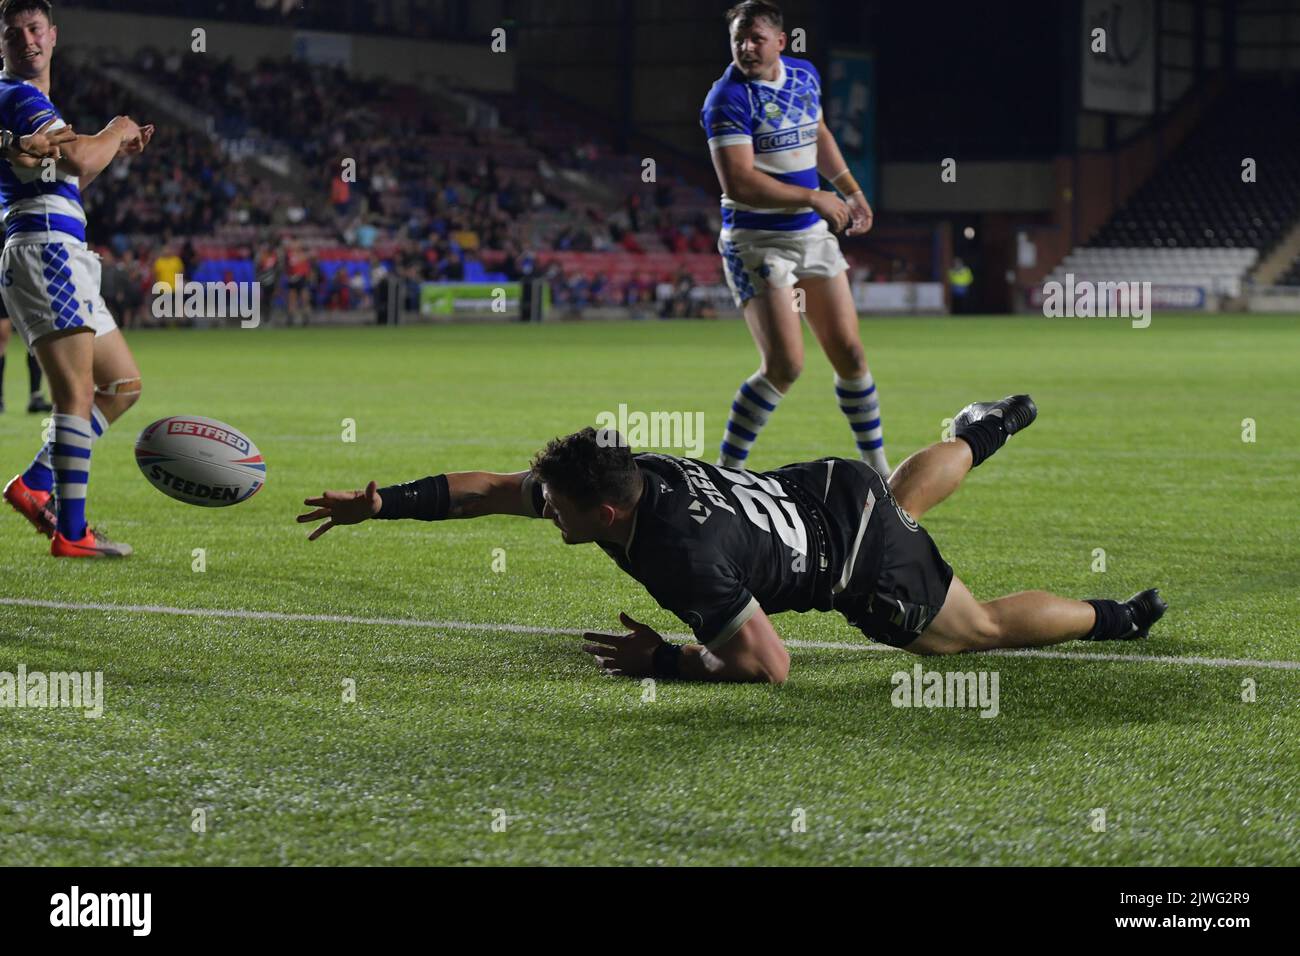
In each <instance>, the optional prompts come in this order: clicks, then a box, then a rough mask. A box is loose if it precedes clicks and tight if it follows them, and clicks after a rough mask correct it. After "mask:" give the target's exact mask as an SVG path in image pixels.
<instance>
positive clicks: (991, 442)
mask: <svg viewBox="0 0 1300 956" xmlns="http://www.w3.org/2000/svg"><path fill="white" fill-rule="evenodd" d="M957 437H958V438H960V439H961V440H962V441H964V442H965V443H966V444H968V445H970V453H971V459H972V460H971V465H970V466H971V467H972V468H974V467H975V466H977V465H979V464H980V463H981V462H982V461H984V459H986V458H988V457H989V456H990V455H992V454H993V453H994V452H995V451H997V450H998V449H999V448H1001V447H1002V446H1003V445H1005V444H1006V443H1007V426H1006V425H1004V424H1003V422H1002V416H1001V415H986V416H984V417H983V418H981V419H980V420H979V421H977V422H975V423H974V424H971V425H965V426H962V427H961V428H959V429H958V431H957Z"/></svg>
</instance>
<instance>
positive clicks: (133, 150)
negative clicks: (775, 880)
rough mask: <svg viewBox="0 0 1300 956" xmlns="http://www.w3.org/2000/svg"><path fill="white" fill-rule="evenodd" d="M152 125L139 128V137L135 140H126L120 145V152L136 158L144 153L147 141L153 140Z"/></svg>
mask: <svg viewBox="0 0 1300 956" xmlns="http://www.w3.org/2000/svg"><path fill="white" fill-rule="evenodd" d="M153 130H154V127H153V124H152V123H150V124H149V125H148V126H141V127H140V136H139V137H138V138H137V139H132V140H128V141H127V142H125V143H123V144H122V148H121V150H120V152H122V153H125V154H126V155H127V156H138V155H140V154H141V153H143V152H144V148H145V147H146V146H148V145H149V140H151V139H153Z"/></svg>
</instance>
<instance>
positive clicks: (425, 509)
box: [375, 475, 451, 521]
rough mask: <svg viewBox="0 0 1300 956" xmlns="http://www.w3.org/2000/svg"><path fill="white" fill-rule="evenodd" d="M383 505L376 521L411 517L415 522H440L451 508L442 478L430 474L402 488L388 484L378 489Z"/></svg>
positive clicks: (444, 477) (448, 493)
mask: <svg viewBox="0 0 1300 956" xmlns="http://www.w3.org/2000/svg"><path fill="white" fill-rule="evenodd" d="M379 497H380V498H382V499H383V502H384V503H383V505H381V506H380V508H379V513H378V514H377V515H375V517H376V518H381V519H384V520H389V521H391V520H394V519H397V518H414V519H415V520H417V521H442V520H443V519H444V518H446V517H447V510H448V509H449V508H450V507H451V492H450V491H449V490H448V488H447V476H446V475H434V476H432V477H430V478H421V479H420V480H419V481H408V482H407V483H406V484H404V485H389V486H388V487H387V488H380V489H379Z"/></svg>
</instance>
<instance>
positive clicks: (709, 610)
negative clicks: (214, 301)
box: [298, 395, 1167, 683]
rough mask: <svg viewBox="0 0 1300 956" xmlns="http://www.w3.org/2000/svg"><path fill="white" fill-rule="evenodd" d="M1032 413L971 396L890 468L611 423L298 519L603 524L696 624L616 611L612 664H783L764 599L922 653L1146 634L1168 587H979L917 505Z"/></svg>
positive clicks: (609, 644) (617, 668) (573, 532)
mask: <svg viewBox="0 0 1300 956" xmlns="http://www.w3.org/2000/svg"><path fill="white" fill-rule="evenodd" d="M1037 414H1038V410H1037V408H1036V407H1035V406H1034V403H1033V401H1032V400H1030V398H1029V396H1028V395H1013V396H1011V397H1010V398H1005V399H1003V400H1002V401H1000V402H978V403H973V404H971V405H967V406H966V407H965V408H964V409H962V410H961V412H959V413H958V415H957V417H956V418H955V419H954V433H955V438H954V440H953V441H949V442H938V443H937V444H934V445H931V446H930V447H928V448H925V449H922V450H921V451H919V452H917V453H916V454H914V455H912V456H911V457H910V458H908V459H907V460H906V461H904V462H903V464H901V465H900V466H899V467H898V469H897V470H896V471H895V472H894V473H893V476H892V477H891V479H890V481H889V482H888V483H886V482H885V481H884V480H883V479H882V478H881V477H880V475H878V474H877V473H876V472H875V471H873V470H872V469H871V467H870V466H868V465H867V464H865V463H864V462H862V461H858V460H851V459H845V458H823V459H821V460H820V461H815V462H806V463H798V464H792V465H786V466H784V467H782V468H778V469H776V470H775V471H770V472H764V473H751V472H745V471H734V470H731V469H727V468H718V467H716V466H714V465H709V464H706V463H704V462H701V461H696V460H694V459H690V458H676V457H673V456H670V455H660V454H636V455H634V454H632V452H631V451H629V449H628V448H627V447H626V446H624V445H622V444H621V443H620V437H619V436H618V434H617V433H616V432H612V431H597V430H595V429H592V428H585V429H583V430H582V431H580V432H576V433H574V434H572V435H568V436H566V437H564V438H557V439H555V440H553V441H552V442H550V443H549V444H548V445H547V446H546V448H544V449H543V450H542V451H541V452H539V453H538V454H537V456H536V457H535V458H534V459H533V462H532V467H531V468H530V469H529V470H528V471H523V472H518V473H516V474H491V473H488V472H460V473H455V474H448V475H437V476H433V477H429V478H424V479H421V480H420V481H415V482H410V483H408V484H403V485H394V486H392V487H389V488H378V487H377V486H376V483H375V482H373V481H372V482H370V484H369V485H368V486H367V488H366V489H365V490H364V491H347V492H342V491H327V492H325V493H324V494H323V495H321V497H319V498H308V499H307V500H306V501H305V502H304V504H306V505H308V506H311V507H313V508H314V509H315V510H314V511H312V512H310V513H308V514H304V515H299V517H298V521H300V522H310V521H318V520H320V519H326V520H325V523H324V524H322V525H320V526H318V527H317V528H316V529H315V530H313V531H312V533H311V534H310V535H309V540H313V541H314V540H315V539H316V538H318V537H320V536H321V535H322V534H324V533H325V532H326V531H328V530H329V529H330V528H332V527H333V526H334V525H340V524H356V523H358V522H361V521H365V520H367V519H370V518H379V519H386V518H416V519H421V520H426V521H432V520H440V519H444V518H474V517H481V516H483V515H491V514H510V515H522V516H525V517H534V518H538V517H541V518H549V519H551V521H552V522H553V523H554V524H555V525H556V527H558V528H559V529H560V532H561V534H562V536H563V538H564V540H565V542H566V543H568V544H583V543H588V542H595V543H597V544H599V545H600V547H601V548H603V549H604V550H605V552H606V553H607V554H609V556H610V557H611V558H613V559H614V561H615V562H616V563H617V564H618V566H619V567H620V568H622V569H623V570H624V571H626V572H627V573H628V574H630V575H631V576H632V577H634V578H636V579H637V580H638V581H639V582H641V584H643V585H644V586H645V588H646V590H647V591H649V592H650V596H651V597H653V598H654V599H655V600H656V601H657V602H658V603H659V604H660V606H662V607H664V608H666V609H667V610H669V611H672V612H673V613H674V614H676V615H677V616H678V617H679V618H681V620H682V621H683V622H685V623H686V624H687V625H688V626H689V627H690V628H691V631H692V632H693V633H694V635H695V637H696V639H697V640H698V641H699V643H698V644H695V645H686V646H682V645H678V644H673V643H670V642H667V641H665V640H663V638H661V637H660V636H659V634H658V633H656V632H655V631H654V630H653V629H652V628H650V627H648V626H647V625H645V624H642V623H640V622H638V621H634V620H632V618H630V617H629V616H628V615H627V614H621V615H620V620H621V621H622V622H623V624H624V625H625V626H626V627H627V628H628V630H629V633H627V634H624V635H616V634H590V633H589V634H587V635H586V636H587V638H588V639H589V640H591V641H593V643H591V644H588V645H585V646H584V648H583V650H585V651H587V652H588V653H590V654H592V655H593V657H594V658H595V659H596V664H597V666H598V667H600V668H601V669H602V670H604V671H605V672H607V673H613V674H622V675H626V676H630V677H642V676H649V675H654V676H661V677H676V678H681V679H685V680H719V681H771V682H773V683H781V682H783V681H784V680H785V679H786V677H787V675H788V673H789V667H790V657H789V654H788V652H787V651H786V648H785V645H784V644H783V643H782V641H781V638H780V636H779V635H778V634H777V632H776V629H775V628H774V627H773V625H772V622H771V620H770V619H769V617H768V615H769V614H775V613H777V612H780V611H810V610H822V611H829V610H836V611H839V612H840V613H841V614H843V615H844V617H845V618H846V619H847V620H848V621H849V623H851V624H853V625H854V626H855V627H857V628H859V629H860V630H861V631H862V632H863V633H864V634H865V635H866V636H868V637H870V638H871V639H873V640H876V641H880V642H882V643H885V644H889V645H892V646H894V647H900V648H905V649H906V650H909V651H912V652H914V653H917V654H953V653H958V652H961V651H982V650H991V649H994V648H1004V647H1037V646H1042V645H1047V644H1059V643H1061V642H1062V641H1068V640H1094V641H1096V640H1132V639H1137V638H1143V637H1146V635H1147V632H1148V631H1149V630H1150V628H1151V625H1152V624H1154V623H1155V622H1156V621H1157V620H1159V619H1160V617H1161V615H1162V614H1164V612H1165V609H1166V607H1167V605H1166V604H1165V603H1164V601H1163V600H1161V598H1160V596H1159V593H1158V592H1157V591H1156V590H1155V589H1151V590H1147V591H1143V592H1141V593H1140V594H1137V595H1134V596H1133V597H1132V598H1130V599H1129V600H1128V601H1124V602H1119V601H1111V600H1104V599H1098V600H1089V601H1075V600H1070V599H1068V598H1063V597H1057V596H1056V595H1054V594H1049V593H1048V592H1046V591H1022V592H1020V593H1018V594H1011V595H1008V596H1006V597H1001V598H997V599H996V600H993V601H986V602H980V601H977V600H975V598H974V597H973V596H972V595H971V593H970V592H969V591H968V590H967V589H966V586H965V585H964V584H962V582H961V581H960V579H958V578H956V577H955V576H954V575H953V571H952V568H951V567H950V566H949V565H948V563H947V562H946V561H944V560H943V558H942V557H941V556H940V554H939V551H938V548H936V547H935V544H934V542H933V541H932V540H931V538H930V536H929V535H928V534H927V533H926V532H925V530H924V529H923V528H921V527H920V525H918V524H917V523H916V518H918V517H920V516H921V515H923V514H925V512H926V511H928V510H929V509H930V508H932V507H934V506H935V505H936V504H938V503H939V502H941V501H943V500H944V499H945V498H947V497H948V495H950V494H951V493H952V492H953V491H954V490H956V488H957V486H958V485H959V484H960V483H961V481H962V479H963V478H964V477H965V476H966V474H967V473H968V472H969V471H970V469H971V468H973V467H975V466H977V465H979V464H980V463H982V462H983V461H984V460H985V459H986V458H988V457H989V456H990V455H992V454H993V453H994V452H996V451H997V450H998V449H999V448H1001V447H1002V445H1003V444H1004V443H1005V442H1006V440H1007V438H1008V437H1009V436H1010V435H1013V434H1015V433H1016V432H1018V431H1020V430H1022V429H1024V428H1027V427H1028V426H1029V425H1030V424H1031V423H1032V422H1033V421H1034V419H1035V417H1036V416H1037Z"/></svg>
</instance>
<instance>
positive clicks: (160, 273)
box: [153, 242, 185, 293]
mask: <svg viewBox="0 0 1300 956" xmlns="http://www.w3.org/2000/svg"><path fill="white" fill-rule="evenodd" d="M184 271H185V263H184V262H183V261H182V260H181V257H180V256H178V255H177V254H176V248H175V246H174V245H173V244H172V243H170V242H169V243H167V244H166V245H164V246H163V248H162V250H161V251H160V252H159V253H158V258H156V259H154V262H153V276H154V282H155V283H158V284H161V285H162V291H163V292H164V293H170V292H171V291H172V289H173V287H174V286H175V285H176V281H177V278H178V277H179V276H180V275H181V273H183V272H184Z"/></svg>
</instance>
